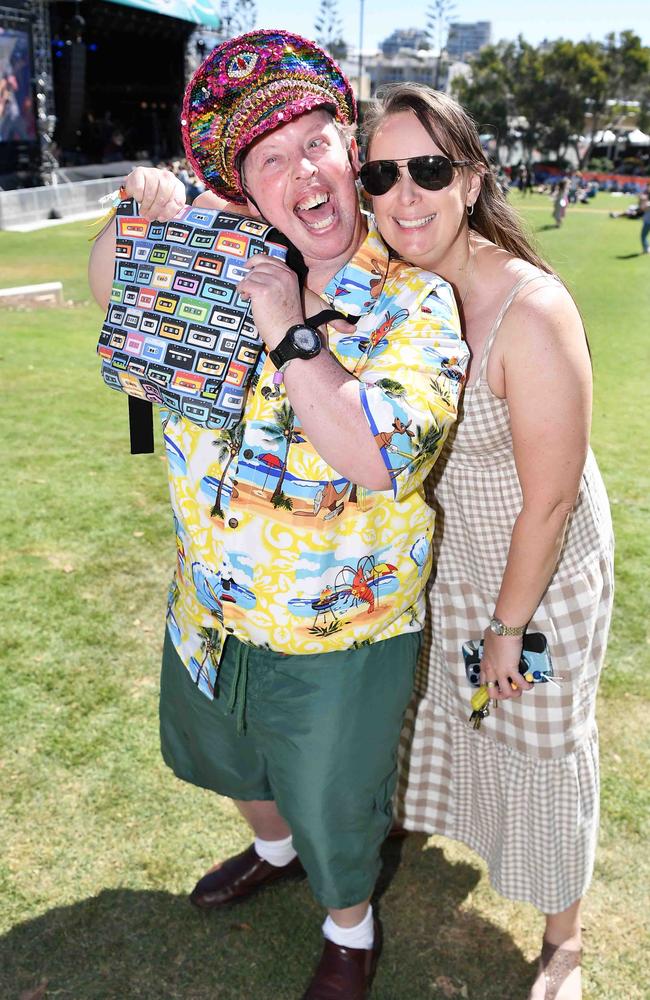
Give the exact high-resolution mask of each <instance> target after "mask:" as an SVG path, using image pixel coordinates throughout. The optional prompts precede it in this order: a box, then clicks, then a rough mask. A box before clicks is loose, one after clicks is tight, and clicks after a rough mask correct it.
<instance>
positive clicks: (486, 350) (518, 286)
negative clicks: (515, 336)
mask: <svg viewBox="0 0 650 1000" xmlns="http://www.w3.org/2000/svg"><path fill="white" fill-rule="evenodd" d="M540 279H546V280H551V281H557V282H559V283H560V284H561V281H560V278H558V276H557V275H556V274H547V273H546V272H545V271H540V272H538V273H537V274H525V275H524V276H523V278H520V279H519V281H516V282H515V284H514V285H513V286H512V288H511V289H510V291H509V292H508V294H507V295H506V297H505V299H504V300H503V302H502V304H501V308H500V309H499V312H498V315H497V318H496V319H495V321H494V324H493V325H492V329H491V330H490V332H489V334H488V337H487V340H486V341H485V344H484V345H483V354H482V355H481V365H480V368H479V372H478V378H477V380H476V381H477V382H480V380H481V379H482V378H483V376H484V375H485V370H486V368H487V363H488V358H489V357H490V351H491V350H492V345H493V344H494V340H495V338H496V335H497V333H498V331H499V327H500V326H501V324H502V322H503V317H504V316H505V314H506V313H507V312H508V309H509V308H510V306H511V305H512V303H513V302H514V300H515V299H516V298H517V296H518V295H519V292H520V291H521V290H522V288H525V286H526V285H530V284H531V283H532V282H533V281H539V280H540Z"/></svg>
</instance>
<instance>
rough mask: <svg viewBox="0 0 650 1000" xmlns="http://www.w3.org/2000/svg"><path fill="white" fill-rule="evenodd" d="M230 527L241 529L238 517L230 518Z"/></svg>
mask: <svg viewBox="0 0 650 1000" xmlns="http://www.w3.org/2000/svg"><path fill="white" fill-rule="evenodd" d="M228 527H229V528H237V527H239V521H238V520H237V518H236V517H231V518H230V520H229V521H228Z"/></svg>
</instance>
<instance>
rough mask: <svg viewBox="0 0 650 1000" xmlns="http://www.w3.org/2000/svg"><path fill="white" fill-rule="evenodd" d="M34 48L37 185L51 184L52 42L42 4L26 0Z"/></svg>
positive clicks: (46, 9)
mask: <svg viewBox="0 0 650 1000" xmlns="http://www.w3.org/2000/svg"><path fill="white" fill-rule="evenodd" d="M27 9H28V11H29V13H30V15H31V21H32V32H33V34H32V38H33V48H34V84H35V85H34V90H35V92H36V127H37V129H38V139H39V145H40V152H41V171H40V172H41V183H42V184H52V181H53V178H55V175H54V171H55V170H56V169H57V168H58V166H59V164H58V163H57V161H56V158H55V157H54V154H53V152H52V136H53V135H54V128H55V125H56V116H55V114H54V86H53V80H52V42H51V39H50V11H49V4H48V3H46V2H45V0H28V5H27Z"/></svg>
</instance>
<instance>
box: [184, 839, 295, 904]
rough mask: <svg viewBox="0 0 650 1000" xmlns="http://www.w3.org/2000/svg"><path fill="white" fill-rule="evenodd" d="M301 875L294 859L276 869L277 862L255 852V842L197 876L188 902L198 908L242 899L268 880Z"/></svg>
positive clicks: (272, 880) (268, 881)
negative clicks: (199, 877)
mask: <svg viewBox="0 0 650 1000" xmlns="http://www.w3.org/2000/svg"><path fill="white" fill-rule="evenodd" d="M304 874H305V870H304V868H303V867H302V865H301V864H300V861H299V859H298V858H294V859H293V861H290V862H289V864H288V865H284V866H283V867H282V868H278V866H277V865H270V864H269V863H268V861H263V860H262V858H260V857H259V856H258V855H257V852H256V851H255V845H254V844H251V846H250V847H247V848H246V850H245V851H242V853H241V854H236V855H235V857H234V858H228V859H227V860H226V861H220V862H219V864H217V865H215V866H214V868H211V869H210V871H209V872H207V873H206V874H205V875H204V876H203V878H201V879H199V881H198V882H197V883H196V885H195V886H194V888H193V890H192V892H191V894H190V903H194V906H198V907H199V908H200V909H202V910H211V909H213V908H214V907H216V906H223V905H224V904H225V903H233V902H235V900H237V899H244V898H245V897H246V896H250V894H251V893H252V892H255V890H256V889H261V888H262V886H264V885H269V883H271V882H277V881H278V880H279V879H283V878H291V877H292V876H293V877H300V876H303V875H304Z"/></svg>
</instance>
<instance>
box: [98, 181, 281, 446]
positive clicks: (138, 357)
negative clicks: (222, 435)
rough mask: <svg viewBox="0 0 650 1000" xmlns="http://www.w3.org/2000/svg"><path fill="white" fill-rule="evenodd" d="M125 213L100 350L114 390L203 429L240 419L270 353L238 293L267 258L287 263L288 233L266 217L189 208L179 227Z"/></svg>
mask: <svg viewBox="0 0 650 1000" xmlns="http://www.w3.org/2000/svg"><path fill="white" fill-rule="evenodd" d="M133 211H134V203H133V202H132V201H131V200H127V201H123V202H122V203H121V204H120V206H119V208H118V211H117V216H116V226H117V238H116V253H115V272H114V279H113V288H112V292H111V301H110V304H109V307H108V311H107V314H106V319H105V321H104V324H103V326H102V330H101V334H100V337H99V344H98V346H97V352H98V354H99V355H100V357H101V359H102V377H103V379H104V382H105V383H106V384H107V385H108V386H110V387H111V388H113V389H118V390H120V391H122V392H126V393H128V394H129V395H131V396H138V397H139V398H141V399H146V400H149V401H150V402H151V403H158V404H160V405H162V406H164V407H166V408H167V409H169V410H172V411H173V412H175V413H179V414H181V415H182V416H184V417H186V418H187V419H188V420H191V421H193V423H196V424H199V425H200V426H203V427H209V428H219V429H224V430H225V429H228V428H229V427H233V426H234V425H236V424H237V423H239V421H240V419H241V413H242V410H243V407H244V400H245V396H246V391H247V384H248V382H249V380H250V377H251V374H252V372H253V370H254V368H255V365H256V364H257V362H258V360H259V358H260V354H261V351H262V347H263V344H262V341H261V340H260V338H259V336H258V333H257V330H256V329H255V326H254V324H253V321H252V317H251V315H250V302H248V301H245V300H243V299H241V298H240V297H239V295H238V294H237V283H238V282H239V281H240V280H241V278H242V277H244V274H245V271H244V269H243V265H244V263H245V262H246V260H247V259H248V258H249V257H252V256H253V255H254V254H257V253H267V254H269V255H270V256H271V257H278V258H280V259H281V260H286V257H287V246H286V245H283V243H282V240H283V239H284V237H282V235H281V234H280V233H279V232H278V230H277V229H273V228H272V227H271V226H269V225H267V224H266V223H264V222H261V221H260V220H258V219H246V218H243V217H242V216H240V215H234V214H230V213H227V212H217V211H214V210H210V209H197V208H192V206H189V205H188V206H186V207H185V208H184V209H182V211H181V212H180V213H179V214H178V215H177V216H176V217H175V218H174V219H172V220H171V221H170V222H166V223H162V222H151V223H149V222H147V221H146V219H142V218H139V217H137V216H134V215H133Z"/></svg>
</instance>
